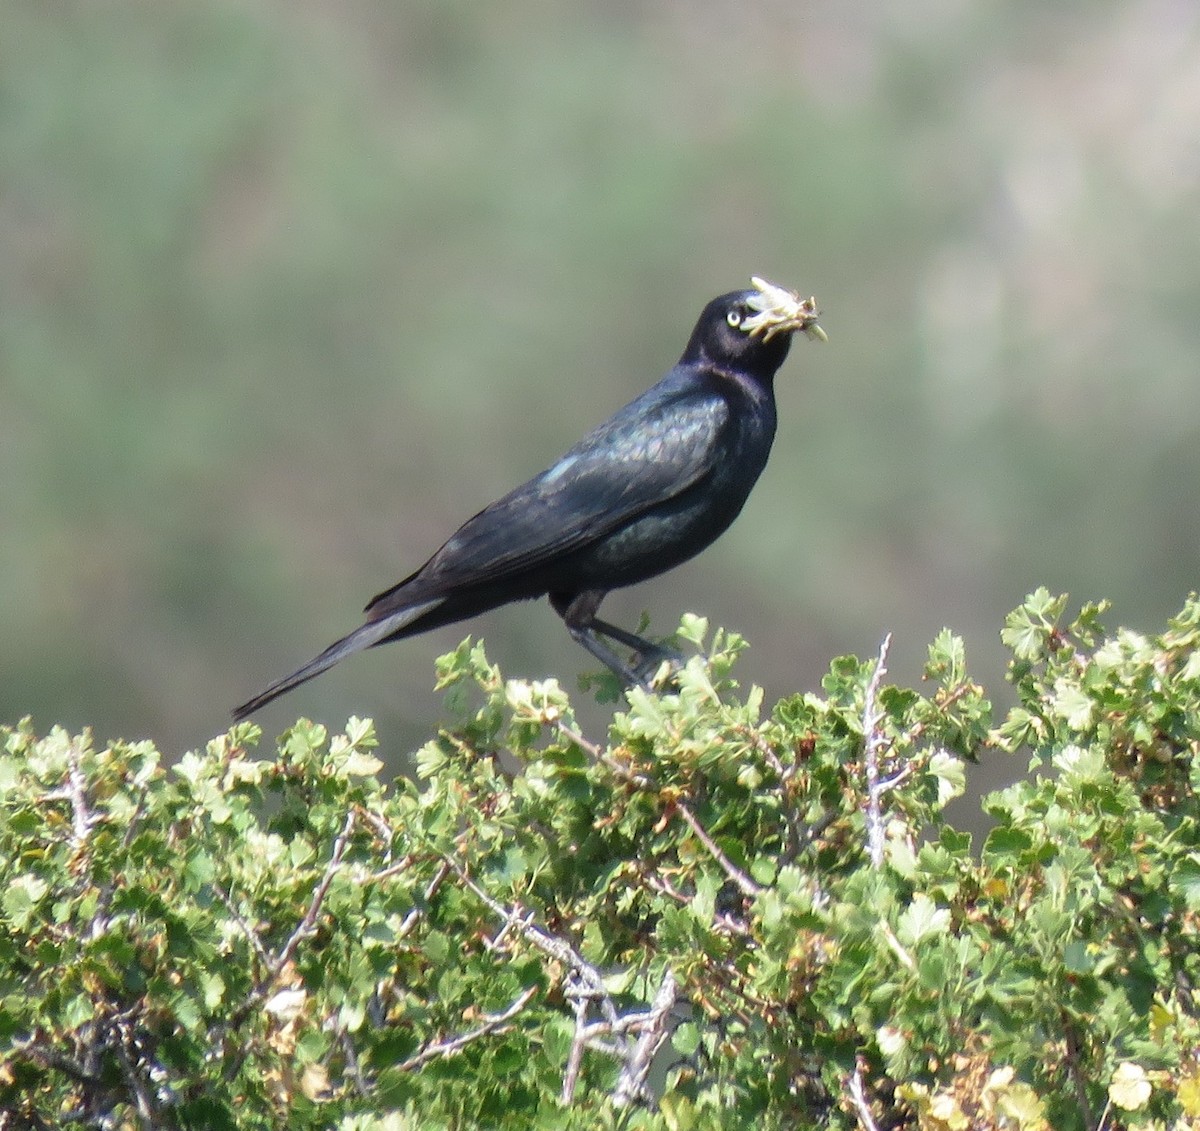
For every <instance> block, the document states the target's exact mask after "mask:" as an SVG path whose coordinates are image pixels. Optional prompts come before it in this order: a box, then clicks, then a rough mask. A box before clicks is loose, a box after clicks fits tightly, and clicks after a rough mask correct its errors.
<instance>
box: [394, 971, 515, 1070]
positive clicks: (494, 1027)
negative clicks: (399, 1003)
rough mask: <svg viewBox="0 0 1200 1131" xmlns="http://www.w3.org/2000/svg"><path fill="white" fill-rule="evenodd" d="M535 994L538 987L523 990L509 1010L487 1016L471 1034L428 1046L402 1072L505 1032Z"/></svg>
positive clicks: (412, 1058)
mask: <svg viewBox="0 0 1200 1131" xmlns="http://www.w3.org/2000/svg"><path fill="white" fill-rule="evenodd" d="M535 993H537V986H530V987H529V988H528V989H526V990H522V991H521V993H520V994H519V995H518V996H517V998H516V1000H515V1001H514V1002H513V1003H512V1005H510V1006H509V1007H508V1008H507V1009H505V1010H503V1011H502V1012H500V1013H493V1014H490V1015H487V1016H485V1017H484V1019H483V1024H482V1025H479V1026H478V1027H476V1028H474V1029H471V1030H470V1031H469V1032H466V1033H460V1034H459V1035H458V1036H457V1037H449V1038H447V1039H446V1040H444V1041H435V1042H434V1043H433V1044H431V1045H426V1046H425V1048H423V1049H422V1050H421V1051H420V1052H418V1053H415V1054H414V1055H413V1056H410V1057H409V1058H408V1059H407V1060H406V1061H404V1063H403V1064H401V1065H400V1068H401V1070H402V1071H405V1072H409V1071H411V1070H412V1069H414V1068H420V1067H421V1065H422V1064H427V1063H428V1062H429V1061H431V1060H437V1058H438V1057H446V1056H453V1055H454V1054H455V1053H457V1052H461V1051H462V1050H463V1049H464V1048H466V1047H467V1045H469V1044H470V1043H471V1042H472V1041H477V1040H479V1038H480V1037H486V1036H487V1035H488V1034H489V1033H497V1032H501V1031H503V1030H504V1029H505V1028H506V1023H507V1022H509V1021H511V1020H512V1019H513V1018H514V1017H516V1015H517V1014H518V1013H520V1012H521V1010H522V1009H524V1008H525V1007H526V1006H527V1005H528V1004H529V1002H530V999H531V998H532V997H533V995H534V994H535Z"/></svg>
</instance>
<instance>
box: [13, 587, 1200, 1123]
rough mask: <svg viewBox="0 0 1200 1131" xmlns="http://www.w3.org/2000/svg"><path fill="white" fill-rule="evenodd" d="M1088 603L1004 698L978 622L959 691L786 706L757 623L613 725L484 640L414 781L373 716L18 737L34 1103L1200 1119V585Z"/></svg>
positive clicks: (953, 676)
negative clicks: (148, 737)
mask: <svg viewBox="0 0 1200 1131" xmlns="http://www.w3.org/2000/svg"><path fill="white" fill-rule="evenodd" d="M1065 606H1066V602H1065V599H1063V598H1051V597H1050V596H1049V594H1047V593H1046V592H1044V591H1039V592H1038V593H1035V594H1033V595H1032V596H1031V597H1030V598H1029V600H1028V601H1027V602H1026V603H1025V604H1024V605H1023V606H1022V607H1021V608H1020V609H1018V610H1017V611H1016V612H1015V613H1013V614H1012V615H1011V616H1010V617H1009V619H1008V623H1007V627H1006V628H1005V630H1004V633H1003V637H1004V640H1005V642H1006V643H1007V644H1008V645H1009V647H1010V648H1011V649H1012V651H1013V653H1014V660H1013V663H1012V666H1011V677H1012V680H1013V683H1014V685H1015V687H1016V690H1017V693H1018V695H1019V703H1018V705H1017V706H1016V707H1015V708H1014V709H1013V710H1011V711H1010V712H1009V713H1008V715H1007V717H1005V718H1004V719H1002V720H999V722H998V725H997V723H996V721H995V720H993V718H992V711H991V707H990V704H989V702H988V701H987V699H985V698H984V695H983V693H982V690H981V689H980V688H979V687H977V686H976V685H975V684H974V683H973V682H972V681H971V679H970V678H969V676H968V675H967V672H966V667H965V663H964V657H963V650H962V645H961V642H960V641H959V640H958V639H957V638H955V637H953V636H951V635H950V634H949V633H944V634H942V635H941V636H940V637H939V638H938V639H937V640H936V641H935V642H934V644H933V645H932V646H931V648H930V658H929V664H928V667H927V671H926V675H927V680H928V687H927V688H926V689H925V690H924V691H915V690H910V689H904V688H897V687H892V686H889V685H887V684H885V683H884V682H883V680H882V678H881V677H882V675H883V664H884V662H885V660H886V646H885V648H884V650H883V651H882V652H881V655H880V657H878V658H877V659H874V660H870V661H866V662H864V661H860V660H857V659H854V658H852V657H844V658H841V659H839V660H837V661H835V662H834V663H833V665H832V667H831V669H830V672H829V674H828V675H827V676H826V677H825V679H824V681H823V694H822V695H820V696H818V695H814V694H798V695H794V696H791V697H789V698H786V699H783V700H781V701H780V702H778V703H776V704H775V705H774V706H773V707H771V708H769V709H767V708H766V707H765V706H764V704H763V702H762V699H763V696H762V693H761V691H760V690H759V689H757V688H751V689H749V691H748V692H745V693H742V692H740V690H739V688H738V686H737V684H736V683H735V682H734V679H733V674H732V673H733V670H734V665H735V661H736V657H737V653H738V651H739V650H740V648H741V644H742V642H741V641H740V640H739V639H738V638H737V637H735V636H732V635H728V634H725V633H723V632H717V633H716V634H715V637H714V638H713V640H712V641H711V643H710V645H709V649H708V654H707V655H705V656H699V655H698V656H696V657H694V658H693V659H692V660H690V661H689V662H688V664H687V666H686V667H685V668H684V669H683V670H682V671H681V672H679V673H678V676H677V680H676V684H675V686H674V687H673V688H672V689H671V690H669V691H666V692H663V693H661V694H648V693H645V692H642V691H634V692H632V693H631V694H630V695H629V697H628V704H627V708H626V709H624V710H622V711H621V712H619V713H617V714H616V716H615V717H614V719H613V722H612V726H611V730H610V733H609V735H608V738H607V741H606V742H603V743H602V742H596V741H593V740H591V739H589V738H587V737H586V736H584V735H583V734H582V733H580V731H579V729H578V726H577V724H576V722H575V718H574V715H573V713H572V709H571V705H570V702H569V699H568V697H567V695H566V694H565V693H564V692H563V690H562V689H561V688H560V687H559V686H558V684H557V683H556V682H554V681H552V680H551V681H547V682H545V683H536V682H535V683H523V682H515V681H509V682H505V681H504V680H503V679H502V678H501V676H500V673H499V672H498V671H497V669H496V668H495V667H494V666H492V665H491V664H489V663H488V661H487V659H486V658H485V656H484V653H483V649H482V646H481V645H478V644H474V645H473V644H471V643H470V642H469V641H468V642H465V643H464V644H463V645H461V646H460V647H459V648H458V650H457V651H455V652H454V653H452V654H451V655H449V656H446V657H443V658H442V659H441V660H440V661H439V684H440V686H441V687H442V688H444V689H446V690H447V692H448V701H449V707H450V711H451V713H452V717H453V720H454V721H453V722H452V723H451V724H450V725H448V726H447V727H446V728H445V729H444V730H442V731H441V732H440V733H439V734H438V735H437V737H436V738H434V739H433V740H432V741H430V742H429V743H428V744H427V745H426V746H425V747H424V748H423V749H422V750H421V751H420V752H419V753H418V755H417V759H416V765H417V773H416V776H415V777H414V779H413V780H400V781H398V782H396V783H395V784H394V785H393V786H390V787H385V786H383V785H381V784H380V783H379V782H378V780H377V779H376V776H375V775H376V774H377V773H378V772H379V770H380V769H381V766H382V764H381V762H380V761H379V760H378V759H377V758H376V757H375V755H374V754H373V753H372V750H373V748H374V747H375V744H376V739H375V736H374V733H373V729H372V727H371V724H370V723H369V722H364V721H361V720H357V719H351V720H350V724H349V727H348V729H347V732H346V733H345V734H344V735H339V736H336V737H333V738H332V739H331V738H330V737H329V736H328V735H327V733H326V730H325V728H324V727H322V726H319V725H316V724H313V723H310V722H307V721H303V720H302V721H300V722H299V723H297V724H296V725H295V726H294V727H292V728H291V729H290V730H289V731H287V732H286V733H285V734H284V735H283V736H282V737H281V738H280V740H279V743H278V749H277V750H276V751H275V752H274V753H272V754H271V756H269V757H267V758H262V759H259V758H256V757H255V756H254V747H255V745H256V743H257V741H258V740H259V737H260V734H259V731H258V729H257V727H255V726H253V725H251V724H242V725H239V726H237V727H235V728H234V729H233V730H231V731H230V732H229V733H228V734H227V735H225V736H222V737H221V738H218V739H215V740H214V741H213V742H211V743H210V744H209V746H208V748H207V750H206V751H205V752H203V753H189V754H187V755H185V756H184V757H183V758H181V759H180V760H179V761H178V762H177V763H176V764H175V765H173V766H171V767H164V766H163V765H162V764H161V760H160V756H159V754H158V752H157V751H156V750H155V749H154V748H153V747H152V746H151V745H150V744H148V743H112V744H110V745H108V746H103V747H100V746H98V745H97V744H96V743H95V742H93V740H92V738H91V736H90V735H88V734H86V733H85V734H83V735H80V736H74V737H72V736H71V735H68V734H67V733H65V732H64V731H62V730H57V729H56V730H53V731H51V733H50V734H49V735H48V736H46V737H44V738H38V737H37V736H36V735H34V734H33V733H32V729H31V727H30V725H29V723H28V722H24V723H22V724H21V725H19V726H18V727H16V728H15V729H6V730H4V731H3V734H2V735H0V737H2V739H3V754H2V755H0V806H2V808H0V814H2V819H0V868H2V874H3V876H4V877H5V879H4V887H3V891H2V893H0V1127H9V1126H22V1127H24V1126H27V1127H66V1126H71V1125H79V1126H95V1127H134V1126H141V1127H188V1128H191V1127H195V1128H201V1127H203V1128H225V1127H228V1128H233V1127H237V1128H260V1127H262V1128H265V1127H287V1128H307V1127H314V1128H315V1127H339V1128H346V1129H350V1128H356V1129H364V1131H365V1129H368V1128H379V1129H383V1128H396V1129H399V1128H409V1127H413V1128H416V1127H420V1128H426V1127H433V1128H437V1127H447V1128H449V1127H511V1128H530V1127H535V1128H542V1127H544V1128H559V1127H579V1128H584V1127H588V1128H592V1127H605V1126H613V1127H616V1126H620V1127H631V1128H633V1127H638V1128H642V1127H645V1128H658V1127H661V1128H669V1129H672V1131H682V1129H686V1128H698V1129H699V1128H717V1127H742V1126H744V1127H818V1126H819V1127H833V1128H842V1127H845V1128H849V1127H854V1126H860V1127H868V1128H871V1127H880V1128H882V1127H896V1126H909V1125H912V1126H917V1125H919V1126H921V1127H926V1128H935V1129H943V1128H944V1129H947V1131H958V1129H963V1131H965V1129H967V1128H975V1127H997V1128H999V1127H1005V1128H1045V1127H1055V1128H1099V1127H1101V1126H1103V1127H1104V1128H1113V1127H1118V1126H1125V1125H1135V1124H1136V1125H1142V1126H1159V1127H1166V1126H1168V1125H1175V1124H1176V1123H1177V1121H1180V1120H1182V1121H1184V1123H1185V1124H1186V1123H1187V1121H1190V1120H1195V1119H1196V1118H1197V1117H1200V1022H1198V1020H1197V1008H1196V1002H1195V997H1194V995H1195V993H1196V981H1197V976H1198V974H1200V954H1198V948H1197V938H1198V936H1197V929H1196V927H1197V911H1198V909H1200V808H1198V806H1197V778H1198V775H1200V769H1198V768H1197V766H1198V765H1200V763H1198V760H1197V757H1196V754H1197V744H1198V743H1200V650H1198V649H1197V643H1198V642H1200V603H1198V602H1197V601H1196V600H1195V599H1194V598H1193V599H1192V600H1191V601H1189V603H1188V605H1187V606H1186V608H1185V609H1184V611H1183V612H1182V613H1181V614H1180V616H1179V617H1178V618H1177V619H1176V620H1175V621H1173V622H1172V623H1171V625H1170V627H1169V628H1168V630H1167V631H1166V632H1165V633H1163V634H1162V635H1160V636H1157V637H1147V636H1142V635H1139V634H1137V633H1133V632H1129V631H1124V630H1122V631H1118V632H1116V633H1115V634H1114V635H1112V636H1108V637H1106V636H1105V635H1104V632H1103V630H1102V628H1101V627H1100V624H1099V617H1100V616H1101V615H1102V613H1103V609H1102V608H1100V607H1090V608H1087V609H1085V610H1084V611H1083V613H1082V614H1081V615H1080V616H1079V617H1078V619H1077V620H1076V621H1075V623H1073V624H1070V625H1064V624H1062V623H1061V622H1062V617H1063V614H1064V610H1065ZM679 636H680V638H681V640H682V641H684V642H689V643H691V644H692V645H695V646H696V647H698V648H699V647H700V646H701V645H702V644H703V642H704V639H705V636H706V626H705V625H704V623H703V622H702V621H699V620H697V619H695V618H688V619H685V621H684V623H683V625H682V626H681V629H680V633H679ZM609 690H610V691H611V690H612V689H611V688H609ZM995 751H1008V752H1011V753H1017V752H1021V753H1024V754H1025V755H1027V756H1029V757H1030V758H1031V760H1032V767H1031V774H1030V776H1029V778H1028V779H1027V780H1024V781H1022V782H1020V783H1019V784H1017V785H1014V786H1011V787H1010V788H1008V789H1005V790H1002V791H1000V792H998V793H995V794H992V795H991V796H989V797H988V798H987V799H986V801H985V808H986V811H987V813H988V814H989V816H990V818H991V820H992V822H993V827H992V829H991V831H990V832H989V833H988V834H987V836H986V839H985V840H984V841H983V843H982V844H981V845H972V842H971V837H970V836H969V835H968V834H966V833H963V832H960V831H958V830H956V829H955V828H953V827H951V825H949V824H948V823H947V822H946V820H945V819H944V817H943V809H944V807H945V805H946V803H947V802H948V801H949V800H951V799H952V798H953V797H955V796H956V795H958V794H959V793H960V792H961V791H962V789H963V785H964V781H965V777H966V773H967V772H968V769H969V767H968V764H967V763H968V762H970V761H973V760H975V759H977V758H978V757H979V756H980V755H981V754H983V753H985V752H986V753H989V754H992V753H993V752H995ZM6 1121H7V1122H6Z"/></svg>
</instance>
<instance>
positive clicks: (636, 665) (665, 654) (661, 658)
mask: <svg viewBox="0 0 1200 1131" xmlns="http://www.w3.org/2000/svg"><path fill="white" fill-rule="evenodd" d="M686 663H687V657H686V656H685V655H684V654H683V653H682V652H680V651H679V650H678V649H677V648H669V647H667V646H666V645H663V644H650V643H647V644H646V646H645V647H643V648H639V649H638V650H637V651H636V652H634V654H633V658H632V661H631V663H630V665H629V670H630V672H631V673H632V674H633V675H634V677H635V682H636V683H637V684H638V685H639V686H641V687H642V688H644V689H645V690H646V691H663V690H665V689H666V688H668V687H673V686H674V685H675V676H676V674H677V673H678V672H679V669H680V668H682V667H683V665H684V664H686Z"/></svg>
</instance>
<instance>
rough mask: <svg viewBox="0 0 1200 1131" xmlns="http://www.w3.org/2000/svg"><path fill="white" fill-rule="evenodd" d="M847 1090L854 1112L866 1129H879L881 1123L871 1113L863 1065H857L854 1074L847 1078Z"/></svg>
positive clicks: (872, 1130)
mask: <svg viewBox="0 0 1200 1131" xmlns="http://www.w3.org/2000/svg"><path fill="white" fill-rule="evenodd" d="M846 1090H847V1091H848V1092H849V1093H850V1102H851V1104H853V1105H854V1113H855V1114H856V1115H857V1116H858V1122H859V1123H860V1124H861V1125H862V1127H863V1128H864V1131H879V1124H878V1123H876V1122H875V1116H873V1115H872V1114H871V1105H870V1104H869V1103H868V1102H867V1092H866V1088H865V1087H864V1086H863V1078H862V1066H861V1065H856V1066H855V1068H854V1072H853V1074H852V1075H851V1076H850V1077H849V1078H848V1079H847V1080H846Z"/></svg>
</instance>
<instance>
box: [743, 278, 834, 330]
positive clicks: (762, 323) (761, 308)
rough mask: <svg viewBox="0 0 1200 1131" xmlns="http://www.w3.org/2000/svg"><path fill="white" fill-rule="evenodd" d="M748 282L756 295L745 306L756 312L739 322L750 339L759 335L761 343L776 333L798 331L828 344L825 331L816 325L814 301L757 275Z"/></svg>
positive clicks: (815, 301)
mask: <svg viewBox="0 0 1200 1131" xmlns="http://www.w3.org/2000/svg"><path fill="white" fill-rule="evenodd" d="M750 282H751V284H753V286H754V289H755V291H757V292H758V293H757V294H753V295H751V296H750V298H749V299H747V300H746V305H747V306H749V307H750V308H751V309H752V310H755V311H757V313H756V314H754V315H753V316H752V317H750V318H747V319H745V320H743V322H742V329H743V330H745V331H746V333H748V334H749V335H750V336H751V337H754V335H755V334H758V333H761V334H762V336H763V341H764V342H769V341H770V340H771V339H772V338H773V337H775V335H776V334H790V333H792V332H793V331H795V330H799V331H800V332H801V333H802V334H804V335H805V337H808V338H816V339H817V340H818V341H821V342H827V341H829V338H828V337H827V335H826V334H825V331H824V330H822V329H821V327H820V326H818V325H817V315H818V314H819V313H820V311H819V310H817V300H816V299H815V298H801V297H800V296H799V295H798V294H797V293H796V292H795V291H789V290H787V289H785V288H784V287H777V286H776V285H775V284H774V283H768V282H767V281H766V279H760V278H758V276H757V275H755V276H752V277H751V279H750Z"/></svg>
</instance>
